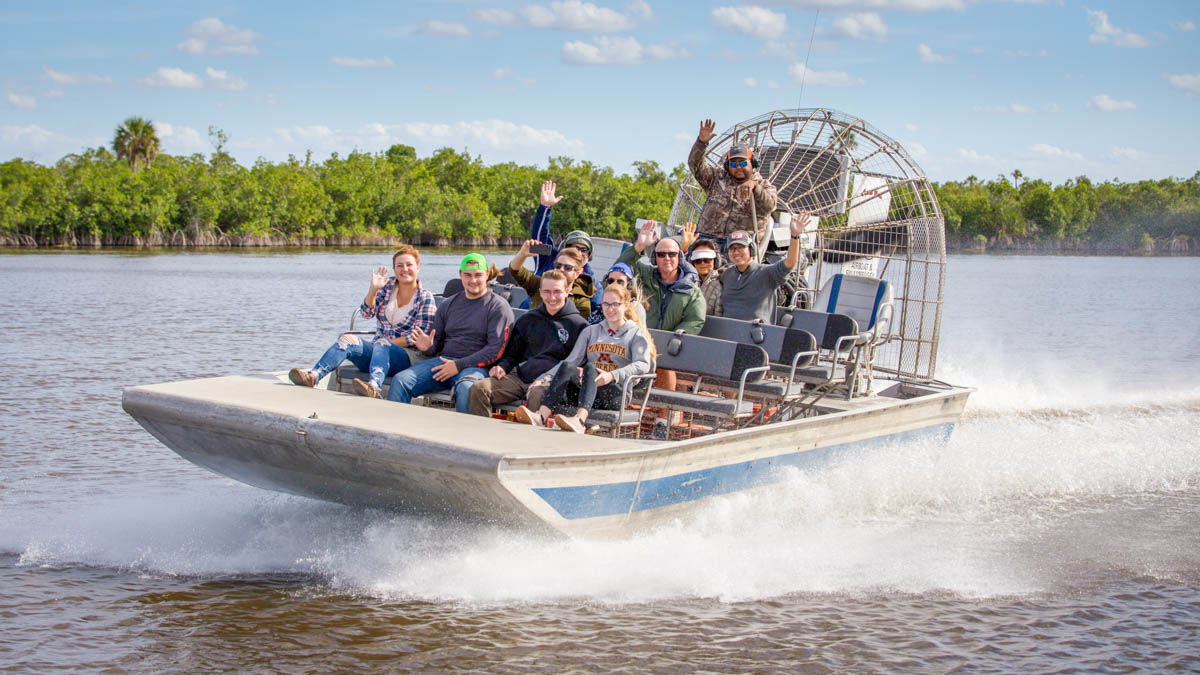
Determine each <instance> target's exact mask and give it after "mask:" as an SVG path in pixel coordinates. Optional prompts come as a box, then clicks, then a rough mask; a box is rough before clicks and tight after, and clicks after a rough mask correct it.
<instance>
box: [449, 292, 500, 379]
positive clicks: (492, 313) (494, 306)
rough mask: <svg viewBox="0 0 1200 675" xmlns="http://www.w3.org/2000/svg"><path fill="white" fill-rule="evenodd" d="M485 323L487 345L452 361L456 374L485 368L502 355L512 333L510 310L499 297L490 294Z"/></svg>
mask: <svg viewBox="0 0 1200 675" xmlns="http://www.w3.org/2000/svg"><path fill="white" fill-rule="evenodd" d="M486 321H487V344H485V345H484V346H483V348H482V349H480V350H478V351H476V352H475V353H473V354H468V355H467V356H464V357H462V358H458V359H454V365H455V366H456V367H457V368H458V372H460V373H461V372H462V371H464V370H466V369H467V368H474V367H478V368H486V367H487V366H489V365H491V364H493V363H495V362H496V359H499V358H500V356H501V355H503V354H504V347H505V345H506V344H507V343H508V336H509V333H510V332H511V331H512V324H513V313H512V308H511V307H509V306H508V303H506V302H504V301H503V300H501V299H500V296H498V295H495V294H492V295H491V300H490V301H489V302H488V307H487V318H486Z"/></svg>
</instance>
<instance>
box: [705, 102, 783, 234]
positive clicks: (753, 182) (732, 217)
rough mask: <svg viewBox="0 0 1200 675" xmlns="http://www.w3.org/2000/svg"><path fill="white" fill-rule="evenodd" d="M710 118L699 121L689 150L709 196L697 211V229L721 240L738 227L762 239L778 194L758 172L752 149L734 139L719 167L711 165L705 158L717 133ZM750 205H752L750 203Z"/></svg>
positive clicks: (768, 225)
mask: <svg viewBox="0 0 1200 675" xmlns="http://www.w3.org/2000/svg"><path fill="white" fill-rule="evenodd" d="M715 129H716V124H714V123H713V121H712V120H704V121H703V122H701V123H700V133H699V134H698V135H697V136H696V142H695V143H693V144H692V151H691V152H690V153H688V168H689V169H690V170H691V172H692V175H694V176H695V177H696V182H697V183H699V184H700V187H702V188H704V192H705V194H706V195H707V196H708V198H707V199H706V200H705V202H704V208H703V209H702V210H701V211H700V218H699V219H698V220H697V222H696V230H697V232H698V233H699V234H700V235H701V236H703V237H709V238H713V239H718V240H721V242H722V243H724V241H725V240H726V239H728V238H729V235H730V234H731V233H733V232H735V231H737V230H746V231H749V232H754V233H755V238H756V240H761V239H762V236H763V233H764V232H766V231H767V228H768V227H770V222H771V213H772V212H773V211H774V210H775V203H776V201H777V200H778V193H777V192H776V190H775V186H774V185H771V182H770V181H768V180H767V179H766V178H765V177H764V176H763V175H762V174H760V173H759V172H758V160H756V159H755V158H754V151H753V150H752V149H751V148H750V147H749V146H747V145H745V144H743V143H738V142H735V143H734V144H733V145H732V146H730V147H729V150H728V152H726V153H725V155H724V157H723V158H722V166H719V167H714V166H713V165H711V164H709V163H708V162H707V161H705V159H704V155H705V153H707V152H708V142H709V141H711V140H712V139H713V137H714V136H716V132H715ZM751 204H753V206H751Z"/></svg>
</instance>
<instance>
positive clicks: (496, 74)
mask: <svg viewBox="0 0 1200 675" xmlns="http://www.w3.org/2000/svg"><path fill="white" fill-rule="evenodd" d="M509 75H512V68H497V69H495V70H493V71H492V79H494V80H503V79H504V78H506V77H508V76H509Z"/></svg>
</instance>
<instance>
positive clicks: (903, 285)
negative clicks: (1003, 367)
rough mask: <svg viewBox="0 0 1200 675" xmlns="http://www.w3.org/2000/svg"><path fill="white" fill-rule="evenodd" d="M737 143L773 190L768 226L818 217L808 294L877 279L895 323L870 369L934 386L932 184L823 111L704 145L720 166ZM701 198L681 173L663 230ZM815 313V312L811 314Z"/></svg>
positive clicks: (694, 210)
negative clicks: (835, 282) (843, 277)
mask: <svg viewBox="0 0 1200 675" xmlns="http://www.w3.org/2000/svg"><path fill="white" fill-rule="evenodd" d="M735 143H744V144H746V145H747V146H748V147H750V148H751V149H752V152H753V156H754V157H756V158H758V159H759V160H760V166H759V172H760V173H762V175H763V176H766V177H767V178H768V179H769V180H770V181H771V183H772V184H773V185H774V186H775V187H776V188H777V189H778V191H779V203H778V206H777V207H776V211H775V213H774V214H772V217H773V220H774V222H775V224H776V226H779V225H780V224H781V220H782V221H790V216H788V215H785V214H795V213H798V212H800V211H811V212H812V213H814V214H816V215H818V216H820V218H821V226H820V231H819V233H818V236H817V237H816V246H815V248H814V249H813V250H812V251H811V254H810V255H811V257H812V260H813V262H812V265H811V266H810V267H809V269H808V270H807V272H806V277H807V281H808V283H809V286H810V287H812V288H813V291H814V296H813V297H815V296H816V292H817V291H819V290H820V288H821V287H822V286H823V285H824V284H825V282H826V280H827V279H829V278H830V277H832V275H833V274H835V273H837V272H844V273H847V274H856V275H859V276H871V277H875V278H879V279H884V280H886V281H887V282H888V283H890V284H891V285H892V290H893V292H894V293H895V303H896V304H895V316H896V319H895V321H894V323H893V325H892V326H890V327H888V328H887V330H888V331H890V333H891V334H892V336H893V337H892V339H891V341H890V342H888V343H887V344H886V345H883V346H881V347H880V348H879V349H878V351H877V355H876V361H875V368H876V370H881V371H884V372H890V373H893V374H895V375H897V376H899V377H900V378H901V379H904V380H910V381H915V382H920V381H930V380H933V379H934V370H935V366H936V362H937V347H938V339H939V331H940V326H941V318H942V294H943V292H944V290H945V283H946V238H945V221H944V219H943V217H942V210H941V208H940V206H939V205H938V200H937V195H936V194H935V192H934V189H933V185H932V184H931V183H930V182H929V179H928V178H927V177H926V176H925V172H924V171H922V170H921V168H920V167H919V166H917V163H916V162H915V161H913V158H912V157H911V156H910V155H909V154H908V153H907V152H906V151H905V150H904V148H903V147H901V146H900V143H899V142H897V141H895V140H892V139H891V138H889V137H888V136H887V135H885V134H884V133H883V132H881V131H879V130H878V129H876V128H874V127H872V126H871V125H869V124H867V123H866V122H865V121H863V120H862V119H859V118H856V117H853V116H851V115H847V114H846V113H843V112H840V111H837V110H830V109H825V108H802V109H794V110H776V111H774V112H770V113H767V114H764V115H760V116H758V117H755V118H753V119H750V120H747V121H745V122H742V123H740V124H735V125H734V126H733V127H732V128H730V129H726V130H725V131H723V132H722V133H720V134H719V135H717V136H716V137H714V138H713V139H712V140H711V141H710V142H709V144H708V153H707V155H706V158H707V160H708V161H709V162H710V163H712V164H714V165H717V166H719V165H720V164H721V163H722V161H723V160H724V159H725V157H726V154H727V153H728V151H729V148H730V147H731V146H732V145H734V144H735ZM704 200H705V194H704V190H703V189H702V188H701V187H700V186H699V184H698V183H697V182H696V179H695V176H692V175H691V174H690V173H689V175H688V177H687V178H686V179H685V180H684V181H683V183H682V184H681V185H680V186H679V192H678V193H677V194H676V196H675V203H674V205H673V206H672V208H671V218H670V220H669V221H668V225H669V226H671V227H674V228H679V227H680V226H682V225H683V223H686V222H688V221H691V222H696V221H698V220H699V216H700V211H701V209H702V208H703V205H704ZM813 309H817V310H823V309H825V308H823V307H813Z"/></svg>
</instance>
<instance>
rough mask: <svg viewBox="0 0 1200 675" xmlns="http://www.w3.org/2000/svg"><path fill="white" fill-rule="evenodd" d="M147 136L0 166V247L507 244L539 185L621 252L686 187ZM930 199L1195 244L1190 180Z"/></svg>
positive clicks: (675, 171)
mask: <svg viewBox="0 0 1200 675" xmlns="http://www.w3.org/2000/svg"><path fill="white" fill-rule="evenodd" d="M152 134H153V126H152V125H150V123H149V121H147V120H144V119H141V118H130V119H129V120H126V121H125V122H124V123H123V124H122V126H121V127H119V128H118V130H117V135H116V138H115V139H114V141H115V142H119V143H120V144H121V145H120V148H121V151H120V152H119V153H118V154H113V153H112V152H109V151H108V150H106V149H105V148H94V149H86V150H84V151H83V152H81V153H79V154H72V155H67V156H66V157H63V158H62V159H61V160H59V162H58V163H57V164H56V165H54V166H53V167H46V166H41V165H39V164H36V163H34V162H30V161H26V160H22V159H13V160H9V161H7V162H3V163H0V238H3V239H4V240H7V241H9V242H20V243H26V244H28V243H39V244H64V243H65V244H72V243H110V244H116V243H144V244H155V243H168V244H169V243H182V242H185V241H189V242H195V243H205V242H210V243H215V242H219V241H237V240H241V241H259V242H264V243H265V242H268V241H270V242H277V243H282V242H293V243H305V242H318V241H345V240H366V241H370V240H373V238H377V237H380V236H382V237H395V238H399V239H404V240H410V241H416V242H421V241H425V242H431V241H436V240H450V241H454V240H460V241H470V240H480V239H481V240H484V241H494V240H496V239H498V238H509V239H510V240H520V239H523V238H525V237H526V236H527V233H528V231H529V221H530V218H531V217H532V216H533V214H534V212H535V210H536V209H537V205H538V190H539V187H540V186H541V184H542V182H543V181H546V180H553V181H555V182H556V183H557V184H558V194H559V195H560V196H562V197H563V200H562V201H561V202H560V203H559V204H558V205H557V206H555V208H554V228H555V230H556V231H558V232H560V233H561V232H566V231H568V230H572V229H582V230H586V231H588V232H590V233H591V234H593V235H595V236H601V237H614V238H617V239H631V238H632V237H633V235H634V232H633V223H634V221H635V220H636V219H638V218H653V219H655V220H660V221H665V220H666V219H667V218H668V216H669V215H670V211H671V205H672V203H673V201H674V198H675V192H676V189H677V188H678V186H679V183H680V182H681V181H683V180H685V179H686V177H687V169H686V168H685V167H684V166H683V164H679V165H677V166H675V167H674V168H672V169H671V170H670V172H668V171H666V170H664V169H663V168H662V167H661V166H659V164H658V163H657V162H653V161H637V162H634V163H633V168H632V171H631V172H630V174H628V175H618V174H616V173H615V172H614V171H613V170H612V169H611V168H608V167H600V166H596V165H594V164H592V163H591V162H587V161H580V160H576V159H572V158H570V157H551V158H550V159H549V166H548V167H547V168H546V169H538V168H537V167H534V166H526V165H519V164H515V163H512V162H508V163H503V164H494V165H491V166H486V165H484V164H483V162H482V161H481V160H480V159H479V158H478V157H472V156H471V155H469V154H467V153H466V152H460V151H457V150H454V149H451V148H441V149H439V150H436V151H434V152H433V154H431V155H430V156H428V157H419V156H418V155H417V152H416V150H415V149H413V148H412V147H411V146H407V145H393V146H392V147H390V148H388V149H387V150H385V151H383V152H380V153H375V154H372V153H365V152H357V151H355V152H351V153H350V154H348V155H346V156H344V157H342V156H338V155H336V154H335V155H333V156H332V157H330V158H329V159H328V160H326V161H325V162H323V163H320V164H317V163H314V162H312V161H311V153H308V154H306V155H305V157H304V158H303V159H297V158H295V157H289V158H288V159H287V161H284V162H279V163H272V162H268V161H266V160H261V159H260V160H259V161H258V162H256V163H255V164H254V166H252V167H250V168H246V167H243V166H241V165H239V164H237V163H236V162H235V161H234V160H233V158H232V157H231V156H230V155H229V154H228V153H226V152H225V145H226V143H227V142H228V136H227V135H226V134H225V132H224V131H222V130H220V129H218V128H216V127H212V128H210V129H209V137H210V139H211V140H212V143H213V148H214V152H213V153H212V155H211V156H210V157H205V156H203V155H200V154H196V155H192V156H190V157H184V156H171V155H157V156H156V154H155V153H156V152H157V138H148V137H147V136H148V135H150V136H152ZM136 139H143V140H141V141H138V140H136ZM151 140H152V141H153V142H152V143H151V142H150V141H151ZM138 148H142V150H138ZM135 151H136V152H135ZM135 156H136V159H134V157H135ZM935 188H936V190H937V193H938V197H939V199H940V201H941V205H942V211H943V213H944V214H945V217H946V230H947V232H948V233H949V234H951V235H952V236H958V237H961V238H962V239H963V240H964V241H977V240H978V239H979V238H983V239H984V240H993V239H996V238H1007V239H1010V240H1021V239H1030V240H1063V239H1072V240H1076V241H1093V242H1116V243H1118V244H1123V245H1126V246H1130V247H1136V246H1141V245H1143V244H1144V239H1145V238H1146V237H1149V238H1151V239H1153V240H1155V241H1168V240H1169V241H1173V242H1187V241H1190V240H1192V239H1194V238H1196V237H1198V236H1200V172H1197V173H1196V175H1193V176H1192V177H1191V178H1188V179H1175V178H1170V179H1164V180H1158V181H1139V182H1136V183H1118V182H1114V181H1109V182H1104V183H1100V184H1093V183H1092V182H1091V181H1090V180H1088V179H1087V178H1086V177H1082V176H1081V177H1078V178H1074V179H1071V180H1068V181H1066V182H1064V183H1062V184H1061V185H1051V184H1050V183H1047V182H1046V181H1042V180H1034V179H1030V178H1028V177H1025V176H1024V175H1023V174H1022V173H1021V172H1019V171H1014V172H1012V173H1011V174H1009V175H1007V176H1005V175H1001V176H997V177H996V178H995V179H993V180H990V181H981V180H979V179H978V178H976V177H974V176H971V177H968V178H967V179H966V180H964V181H960V182H959V181H951V182H947V183H943V184H941V185H937V186H935ZM916 198H917V195H916V193H915V192H913V191H912V190H900V191H898V192H897V193H896V194H895V195H893V202H892V214H891V215H892V216H894V217H897V218H899V217H904V216H905V214H906V213H908V212H909V211H912V210H914V209H915V201H914V200H915V199H916Z"/></svg>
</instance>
